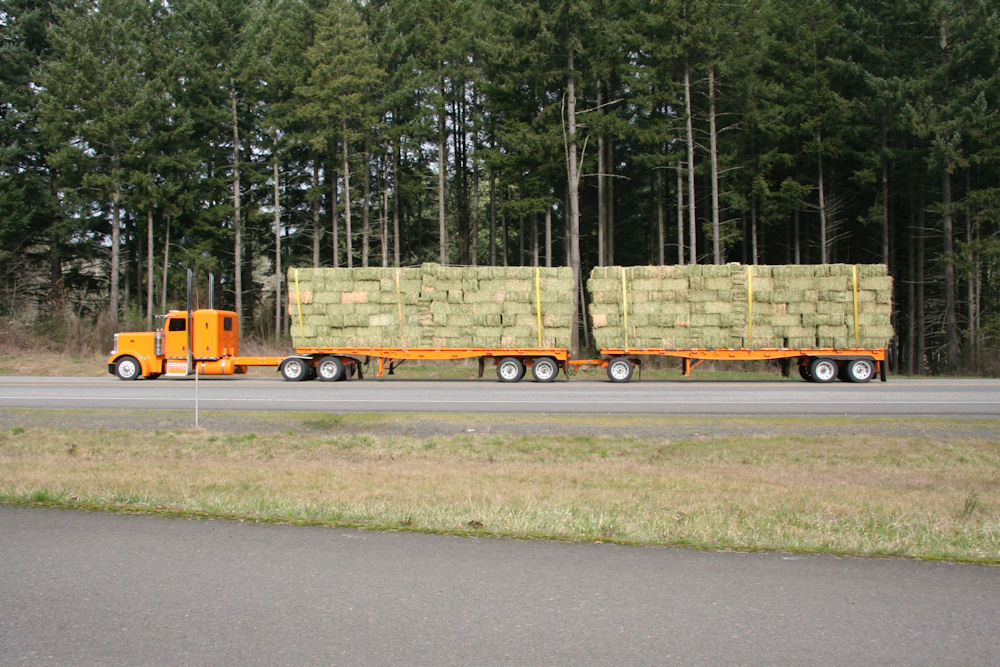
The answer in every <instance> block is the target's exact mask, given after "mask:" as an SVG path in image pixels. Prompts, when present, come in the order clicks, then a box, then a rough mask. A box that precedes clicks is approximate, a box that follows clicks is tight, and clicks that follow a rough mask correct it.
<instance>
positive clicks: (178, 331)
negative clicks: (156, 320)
mask: <svg viewBox="0 0 1000 667" xmlns="http://www.w3.org/2000/svg"><path fill="white" fill-rule="evenodd" d="M163 338H164V342H163V356H165V357H167V358H168V359H171V358H172V359H185V360H186V359H187V343H188V335H187V317H186V316H185V315H178V316H173V317H168V318H167V321H166V322H165V323H164V325H163Z"/></svg>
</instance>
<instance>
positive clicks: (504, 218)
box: [500, 213, 510, 266]
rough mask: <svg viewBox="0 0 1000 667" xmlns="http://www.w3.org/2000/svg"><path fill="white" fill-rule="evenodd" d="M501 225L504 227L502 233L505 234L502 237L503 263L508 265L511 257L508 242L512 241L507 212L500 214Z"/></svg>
mask: <svg viewBox="0 0 1000 667" xmlns="http://www.w3.org/2000/svg"><path fill="white" fill-rule="evenodd" d="M500 225H501V227H502V229H501V232H500V233H501V235H502V236H503V238H502V239H501V240H502V241H503V265H504V266H508V261H509V259H510V258H509V257H508V256H507V244H508V242H509V241H510V230H509V229H508V228H507V214H506V213H503V214H501V215H500Z"/></svg>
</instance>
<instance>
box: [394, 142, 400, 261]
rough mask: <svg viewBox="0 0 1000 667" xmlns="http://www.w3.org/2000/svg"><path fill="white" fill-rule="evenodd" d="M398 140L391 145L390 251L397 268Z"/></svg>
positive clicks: (398, 244) (398, 256)
mask: <svg viewBox="0 0 1000 667" xmlns="http://www.w3.org/2000/svg"><path fill="white" fill-rule="evenodd" d="M398 171H399V140H398V139H397V140H396V141H395V142H393V145H392V201H393V204H392V241H393V243H392V251H393V263H394V265H395V266H396V267H397V268H398V267H399V265H400V253H401V250H400V238H399V177H398V176H397V172H398Z"/></svg>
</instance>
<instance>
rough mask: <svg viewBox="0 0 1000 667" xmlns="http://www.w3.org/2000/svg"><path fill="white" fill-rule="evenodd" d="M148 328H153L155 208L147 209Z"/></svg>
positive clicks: (148, 329) (149, 329)
mask: <svg viewBox="0 0 1000 667" xmlns="http://www.w3.org/2000/svg"><path fill="white" fill-rule="evenodd" d="M146 330H147V331H152V330H153V209H152V208H150V209H149V210H148V211H146Z"/></svg>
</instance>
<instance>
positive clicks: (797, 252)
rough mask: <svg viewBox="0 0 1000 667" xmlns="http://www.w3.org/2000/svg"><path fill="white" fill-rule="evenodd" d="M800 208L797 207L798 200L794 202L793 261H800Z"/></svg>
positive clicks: (799, 262)
mask: <svg viewBox="0 0 1000 667" xmlns="http://www.w3.org/2000/svg"><path fill="white" fill-rule="evenodd" d="M801 212H802V209H801V208H799V204H798V202H796V203H795V216H794V218H795V222H794V225H795V263H796V264H801V263H802V224H801V223H802V218H801Z"/></svg>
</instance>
